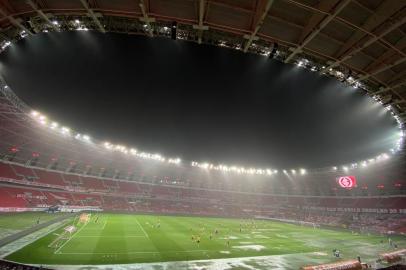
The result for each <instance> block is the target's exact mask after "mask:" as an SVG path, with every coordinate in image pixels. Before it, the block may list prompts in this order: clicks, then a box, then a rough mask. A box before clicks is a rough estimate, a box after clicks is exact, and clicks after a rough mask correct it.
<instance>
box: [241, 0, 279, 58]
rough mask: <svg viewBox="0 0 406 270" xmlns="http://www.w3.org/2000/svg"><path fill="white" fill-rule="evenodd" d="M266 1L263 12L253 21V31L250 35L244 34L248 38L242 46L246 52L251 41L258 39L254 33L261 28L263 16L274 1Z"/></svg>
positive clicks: (264, 16)
mask: <svg viewBox="0 0 406 270" xmlns="http://www.w3.org/2000/svg"><path fill="white" fill-rule="evenodd" d="M266 1H267V2H266V5H265V8H264V10H263V12H262V13H261V16H260V17H259V19H258V20H257V21H256V22H255V27H254V31H253V32H252V33H251V35H247V36H244V38H246V39H248V40H247V42H246V43H245V46H244V52H247V51H248V49H249V47H250V46H251V44H252V42H253V41H254V40H257V39H258V37H257V36H256V35H257V33H258V31H259V30H260V29H261V27H262V25H263V23H264V21H265V18H266V16H267V15H268V12H269V10H270V9H271V7H272V4H273V3H274V0H266ZM259 8H262V6H261V5H260V6H259Z"/></svg>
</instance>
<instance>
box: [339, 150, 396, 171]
mask: <svg viewBox="0 0 406 270" xmlns="http://www.w3.org/2000/svg"><path fill="white" fill-rule="evenodd" d="M389 158H390V156H389V154H387V153H382V154H380V155H378V156H376V157H375V158H371V159H368V160H364V161H361V162H359V163H351V164H350V165H347V166H342V168H341V169H342V170H343V171H344V172H348V171H349V170H351V169H357V168H360V167H361V168H366V167H368V166H369V165H371V164H374V163H376V162H379V161H383V160H387V159H389ZM338 170H339V168H338V167H336V166H334V167H333V171H338Z"/></svg>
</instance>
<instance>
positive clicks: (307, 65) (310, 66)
mask: <svg viewBox="0 0 406 270" xmlns="http://www.w3.org/2000/svg"><path fill="white" fill-rule="evenodd" d="M296 65H297V66H298V67H303V68H308V69H309V70H310V71H313V72H315V71H320V72H325V71H327V70H326V66H321V67H319V66H317V65H314V64H313V63H312V62H311V61H309V60H308V59H301V60H299V61H297V62H296ZM328 72H329V74H331V75H333V76H334V77H336V78H337V79H338V80H339V81H345V82H346V83H348V85H350V86H352V87H353V88H354V89H358V88H361V89H366V88H367V86H366V85H365V84H363V83H361V82H359V81H357V80H356V79H355V78H354V77H352V76H348V77H346V76H345V74H344V73H343V72H341V71H339V70H335V69H333V68H329V69H328ZM372 98H373V99H374V100H375V101H376V102H378V103H379V104H380V105H382V106H383V105H384V103H383V102H382V101H381V100H380V99H379V97H378V96H376V95H375V96H372ZM385 110H386V111H388V112H389V113H390V114H391V115H392V117H393V118H394V119H395V121H396V122H397V124H398V128H399V129H402V128H403V124H402V122H401V118H400V117H399V116H398V115H397V114H396V112H395V111H394V110H393V108H392V106H390V105H388V106H386V107H385ZM397 148H398V147H397ZM397 150H400V149H397Z"/></svg>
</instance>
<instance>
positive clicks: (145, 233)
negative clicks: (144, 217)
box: [135, 217, 149, 238]
mask: <svg viewBox="0 0 406 270" xmlns="http://www.w3.org/2000/svg"><path fill="white" fill-rule="evenodd" d="M135 221H136V222H137V224H138V226H140V228H141V230H142V232H143V233H144V235H145V236H146V237H147V238H149V235H148V234H147V232H146V231H145V230H144V228H143V227H142V225H141V224H140V222H139V221H138V219H137V217H135Z"/></svg>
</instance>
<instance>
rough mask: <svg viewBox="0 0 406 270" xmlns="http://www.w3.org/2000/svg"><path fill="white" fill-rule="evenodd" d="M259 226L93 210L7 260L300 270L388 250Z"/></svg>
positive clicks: (329, 233)
mask: <svg viewBox="0 0 406 270" xmlns="http://www.w3.org/2000/svg"><path fill="white" fill-rule="evenodd" d="M97 216H98V221H97V222H96V217H97ZM0 223H1V220H0ZM71 224H74V225H75V226H77V230H76V232H74V233H73V235H72V236H71V237H70V238H69V239H66V240H61V241H60V243H59V245H58V246H57V247H55V248H50V247H48V245H49V244H50V243H51V242H52V241H54V240H55V239H56V238H57V237H58V234H61V233H62V231H63V228H64V227H66V226H67V225H71ZM158 224H160V226H159V227H158V226H157V225H158ZM240 224H242V227H241V228H242V230H241V232H240ZM254 224H255V225H253V224H252V222H250V221H247V220H240V219H222V218H207V217H177V216H152V215H126V214H106V213H104V214H92V215H91V219H90V221H89V222H88V223H84V224H79V223H78V219H77V218H75V219H74V220H73V219H72V220H70V221H69V224H67V225H65V226H63V227H62V228H60V229H58V230H57V231H54V232H50V233H49V234H48V235H46V236H45V237H43V238H41V239H39V240H37V241H35V242H33V243H31V244H29V245H27V246H25V247H24V248H22V249H20V250H18V251H16V252H14V253H12V254H10V255H9V256H7V257H6V259H8V260H12V261H16V262H21V263H29V264H48V265H49V264H58V265H61V264H67V265H74V264H84V265H89V264H125V263H145V262H166V261H190V260H211V259H219V258H241V257H252V256H268V255H271V256H273V257H272V258H273V259H272V263H274V266H279V267H281V269H297V268H298V267H299V266H301V265H304V264H314V263H316V264H317V263H326V262H331V261H335V260H336V259H335V258H333V256H332V250H333V249H334V248H337V249H339V250H340V251H341V254H342V257H343V258H344V259H345V258H347V259H350V258H351V259H353V258H356V256H357V255H360V256H361V258H363V259H364V260H373V259H375V258H377V256H378V254H379V253H380V252H383V251H388V250H389V245H388V241H387V238H385V237H382V236H378V235H370V236H368V235H353V234H352V233H351V232H348V231H340V230H327V229H313V228H311V227H302V226H298V225H293V224H285V223H280V222H273V221H255V222H254ZM216 229H217V230H218V234H216V233H215V230H216ZM192 235H193V236H195V238H196V237H197V236H199V237H200V244H198V243H196V241H194V240H192ZM210 235H212V239H210ZM381 240H383V243H381ZM393 240H394V241H395V242H396V243H397V244H398V245H399V247H403V248H404V247H405V246H406V239H405V237H395V238H393ZM227 241H229V245H228V244H227ZM244 263H245V264H247V263H250V264H255V266H254V268H255V269H260V268H263V266H261V265H259V264H258V261H256V260H252V259H250V260H249V261H246V262H244ZM269 266H270V265H269V264H268V265H267V266H266V267H264V268H263V269H269ZM238 269H246V268H238Z"/></svg>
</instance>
